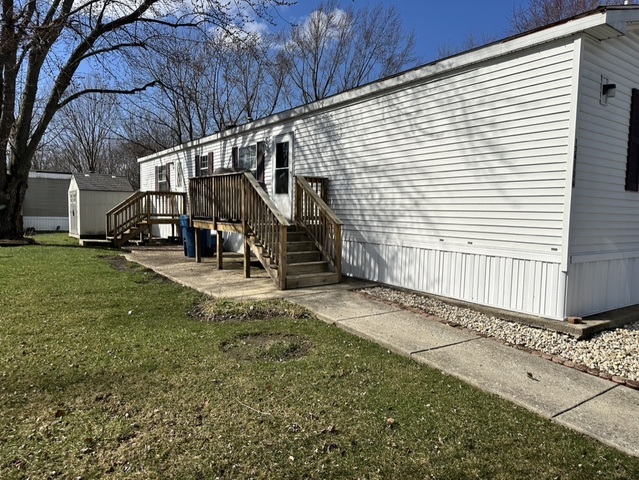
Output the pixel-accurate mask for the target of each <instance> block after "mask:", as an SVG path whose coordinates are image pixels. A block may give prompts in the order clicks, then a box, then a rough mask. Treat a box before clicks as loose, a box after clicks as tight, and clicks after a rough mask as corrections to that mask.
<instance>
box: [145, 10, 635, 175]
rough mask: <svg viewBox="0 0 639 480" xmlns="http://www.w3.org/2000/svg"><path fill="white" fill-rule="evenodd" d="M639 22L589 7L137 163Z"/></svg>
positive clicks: (617, 32) (605, 35) (610, 34)
mask: <svg viewBox="0 0 639 480" xmlns="http://www.w3.org/2000/svg"><path fill="white" fill-rule="evenodd" d="M630 12H632V14H630ZM637 21H639V5H619V6H602V7H598V8H597V9H595V10H591V11H589V12H585V13H583V14H581V15H578V16H576V17H572V18H569V19H566V20H562V21H560V22H557V23H555V24H552V25H548V26H546V27H541V28H539V29H536V30H532V31H530V32H526V33H522V34H517V35H515V36H511V37H508V38H505V39H503V40H498V41H496V42H493V43H490V44H488V45H484V46H482V47H478V48H475V49H472V50H468V51H466V52H462V53H459V54H457V55H454V56H451V57H447V58H443V59H440V60H437V61H435V62H432V63H428V64H426V65H422V66H420V67H416V68H414V69H411V70H408V71H405V72H401V73H398V74H396V75H393V76H391V77H386V78H383V79H380V80H376V81H374V82H371V83H368V84H366V85H363V86H360V87H357V88H355V89H352V90H348V91H346V92H342V93H339V94H336V95H333V96H331V97H327V98H325V99H323V100H319V101H317V102H313V103H309V104H306V105H302V106H299V107H295V108H292V109H289V110H285V111H283V112H280V113H276V114H273V115H270V116H268V117H265V118H262V119H259V120H256V121H254V122H251V123H246V124H244V125H240V126H238V127H235V128H233V129H229V130H226V131H224V132H218V133H215V134H212V135H209V136H206V137H203V138H201V139H198V140H193V141H190V142H186V143H183V144H180V145H176V146H175V147H171V148H168V149H166V150H162V151H160V152H156V153H153V154H151V155H147V156H145V157H141V158H139V159H138V163H144V162H148V161H151V160H155V159H157V158H160V157H163V156H165V155H168V154H171V153H176V152H180V151H183V150H185V149H188V148H193V147H198V146H202V145H206V144H209V143H212V142H215V141H218V140H221V139H224V138H232V137H235V136H239V135H242V134H244V133H246V132H249V131H254V130H257V129H260V128H263V127H267V126H272V125H276V124H278V123H283V122H286V121H289V120H292V119H295V118H302V117H305V116H307V115H310V114H314V113H317V112H321V111H323V110H327V109H334V108H337V107H338V106H341V105H344V104H348V103H352V102H355V101H359V100H362V99H364V98H366V97H370V96H375V95H380V94H382V93H384V92H387V91H392V90H395V89H397V88H401V87H403V86H405V85H411V84H416V83H424V82H428V81H432V80H433V79H435V78H439V77H441V76H442V75H448V74H451V73H453V72H455V71H457V70H460V69H462V68H467V67H469V66H472V65H475V64H478V63H482V62H485V61H489V60H492V59H495V58H498V57H502V56H505V55H507V54H510V53H513V52H517V51H521V50H524V49H528V48H532V47H535V46H539V45H543V44H545V43H549V42H552V41H554V40H559V39H562V38H567V37H571V36H573V35H576V34H579V33H582V32H585V33H588V34H590V35H592V36H593V37H594V38H596V39H597V40H600V41H603V40H607V39H610V38H616V37H620V36H623V35H624V34H625V32H626V26H627V24H628V23H632V22H637Z"/></svg>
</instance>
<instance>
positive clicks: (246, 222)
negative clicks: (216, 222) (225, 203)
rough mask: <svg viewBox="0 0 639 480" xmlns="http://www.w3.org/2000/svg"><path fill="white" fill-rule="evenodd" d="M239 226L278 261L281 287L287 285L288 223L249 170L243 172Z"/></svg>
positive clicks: (276, 262)
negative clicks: (240, 222) (240, 223)
mask: <svg viewBox="0 0 639 480" xmlns="http://www.w3.org/2000/svg"><path fill="white" fill-rule="evenodd" d="M242 210H243V211H242V230H243V231H244V232H245V233H244V234H245V235H249V234H251V235H254V236H255V238H256V239H257V241H258V242H259V243H260V244H261V245H262V248H263V251H264V252H265V253H266V254H267V255H269V256H270V258H271V260H272V261H273V262H274V263H275V264H277V268H278V281H279V287H280V289H282V290H284V289H285V288H286V255H287V232H288V227H290V226H291V224H290V223H289V221H288V220H287V219H286V217H284V215H282V213H281V212H280V211H279V209H278V208H277V207H276V206H275V204H274V203H273V200H271V198H270V197H269V196H268V194H267V193H266V192H265V191H264V189H263V188H262V186H261V185H260V184H259V182H258V181H257V180H256V179H255V177H254V176H253V174H252V173H250V172H244V188H243V189H242Z"/></svg>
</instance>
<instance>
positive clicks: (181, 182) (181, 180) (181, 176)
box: [175, 162, 184, 188]
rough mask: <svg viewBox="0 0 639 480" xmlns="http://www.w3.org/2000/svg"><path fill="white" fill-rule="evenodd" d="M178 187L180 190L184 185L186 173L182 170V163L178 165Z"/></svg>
mask: <svg viewBox="0 0 639 480" xmlns="http://www.w3.org/2000/svg"><path fill="white" fill-rule="evenodd" d="M175 183H176V186H177V187H178V188H181V187H182V185H184V171H183V170H182V162H178V165H177V180H176V182H175Z"/></svg>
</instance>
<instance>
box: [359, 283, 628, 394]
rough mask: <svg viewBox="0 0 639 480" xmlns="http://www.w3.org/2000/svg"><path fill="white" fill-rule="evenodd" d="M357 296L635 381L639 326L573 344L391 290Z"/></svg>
mask: <svg viewBox="0 0 639 480" xmlns="http://www.w3.org/2000/svg"><path fill="white" fill-rule="evenodd" d="M361 292H362V293H364V294H366V295H370V296H372V297H375V298H377V299H379V300H383V301H386V302H392V303H397V304H400V305H404V306H406V307H410V308H416V309H418V310H421V311H423V312H425V313H428V314H430V315H434V316H436V317H439V318H441V319H443V320H445V321H446V322H454V323H457V324H459V325H461V326H463V327H465V328H468V329H470V330H473V331H476V332H478V333H481V334H484V335H486V336H489V337H493V338H498V339H500V340H503V341H504V342H507V343H509V344H512V345H516V346H519V347H524V348H528V349H531V350H535V351H538V352H541V353H546V354H549V355H553V356H556V357H561V358H563V359H565V360H568V361H570V362H574V363H575V364H577V365H585V366H586V367H587V368H589V369H592V370H598V371H599V372H605V373H607V374H609V375H611V376H612V375H614V376H617V377H621V378H623V379H626V380H632V381H635V382H636V381H639V322H635V323H631V324H628V325H625V326H624V327H620V328H616V329H614V330H608V331H605V332H600V333H597V334H595V335H593V336H592V337H590V338H588V339H586V340H577V339H576V338H575V337H572V336H571V335H568V334H565V333H560V332H553V331H550V330H544V329H542V328H536V327H530V326H528V325H523V324H521V323H518V322H513V321H509V320H504V319H502V318H498V317H495V316H492V315H487V314H484V313H481V312H478V311H476V310H472V309H470V308H463V307H458V306H455V305H451V304H449V303H445V302H442V301H441V300H437V299H434V298H429V297H426V296H423V295H418V294H414V293H407V292H402V291H398V290H394V289H392V288H387V287H372V288H366V289H363V290H361Z"/></svg>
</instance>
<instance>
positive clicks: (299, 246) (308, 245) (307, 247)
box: [286, 240, 317, 252]
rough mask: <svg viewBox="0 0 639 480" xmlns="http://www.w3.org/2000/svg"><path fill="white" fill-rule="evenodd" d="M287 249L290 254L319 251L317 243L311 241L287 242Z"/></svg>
mask: <svg viewBox="0 0 639 480" xmlns="http://www.w3.org/2000/svg"><path fill="white" fill-rule="evenodd" d="M286 248H287V250H288V251H289V252H311V251H313V250H317V247H316V246H315V242H313V241H310V240H305V241H294V242H291V241H288V242H286Z"/></svg>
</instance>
